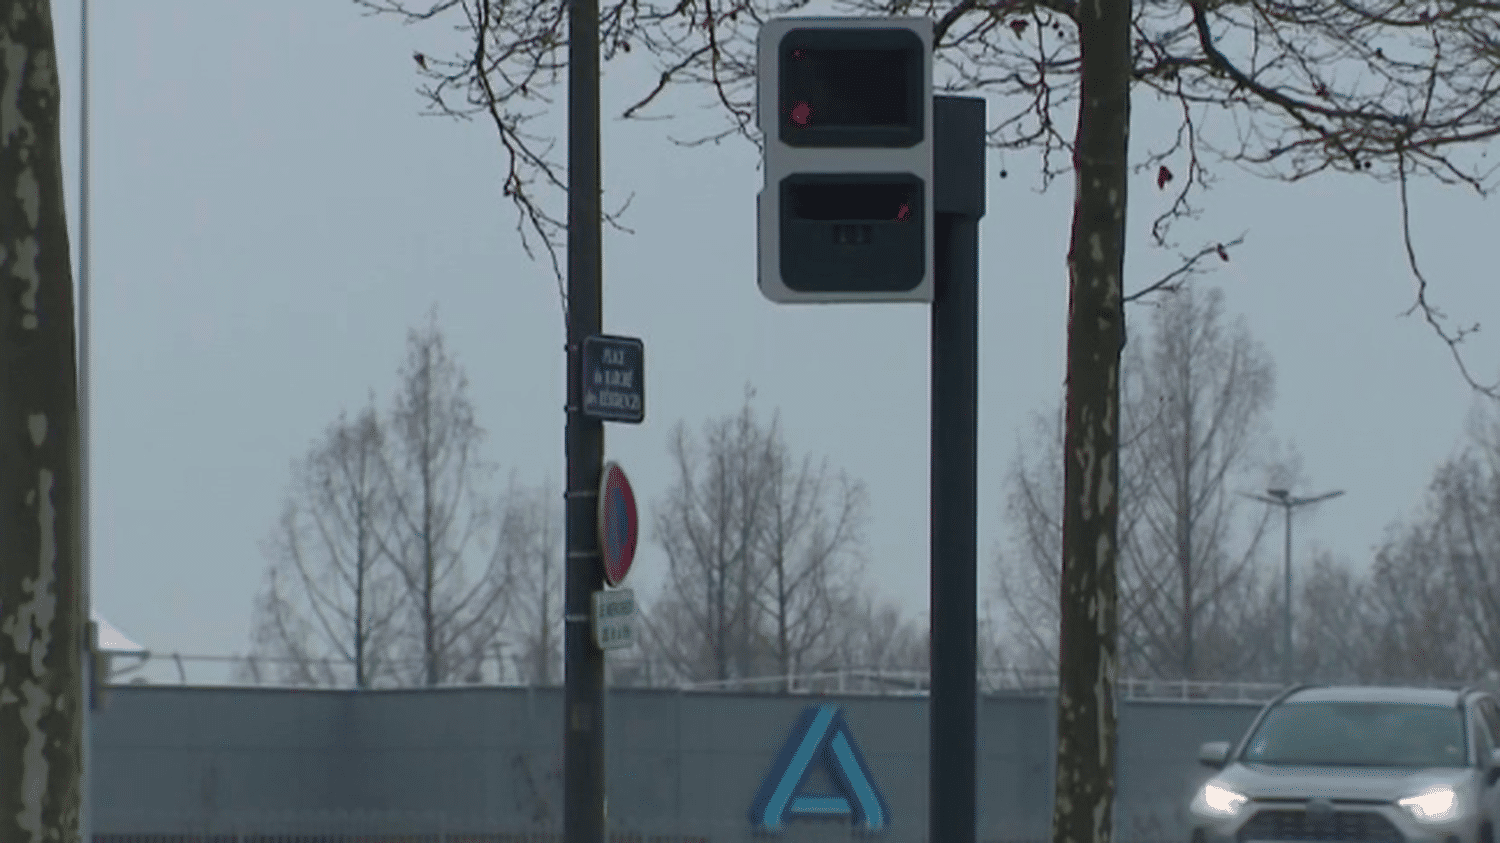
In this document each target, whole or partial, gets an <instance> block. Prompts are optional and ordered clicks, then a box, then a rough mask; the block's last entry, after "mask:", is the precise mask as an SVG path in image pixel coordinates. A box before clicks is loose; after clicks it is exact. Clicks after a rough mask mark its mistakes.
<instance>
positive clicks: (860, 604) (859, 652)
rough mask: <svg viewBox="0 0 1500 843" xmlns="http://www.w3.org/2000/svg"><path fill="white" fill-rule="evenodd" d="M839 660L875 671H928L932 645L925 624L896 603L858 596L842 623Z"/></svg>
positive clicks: (845, 665) (842, 664)
mask: <svg viewBox="0 0 1500 843" xmlns="http://www.w3.org/2000/svg"><path fill="white" fill-rule="evenodd" d="M838 631H839V633H840V635H839V637H838V664H839V665H840V666H841V667H851V668H863V669H869V670H876V671H887V670H888V671H892V672H902V671H924V672H925V671H926V670H927V669H928V665H929V656H930V654H931V646H930V641H929V635H928V631H927V628H926V624H922V623H918V622H917V621H914V620H913V619H911V618H908V617H907V616H906V615H905V613H903V612H902V611H901V608H900V607H899V606H897V605H896V604H894V603H891V602H887V601H879V600H876V599H875V598H874V597H873V596H871V595H869V594H864V595H861V596H859V597H858V598H857V599H856V600H855V601H854V602H853V605H852V606H851V607H850V611H849V612H848V613H847V615H846V616H845V617H844V619H843V620H842V622H841V623H840V625H839V630H838Z"/></svg>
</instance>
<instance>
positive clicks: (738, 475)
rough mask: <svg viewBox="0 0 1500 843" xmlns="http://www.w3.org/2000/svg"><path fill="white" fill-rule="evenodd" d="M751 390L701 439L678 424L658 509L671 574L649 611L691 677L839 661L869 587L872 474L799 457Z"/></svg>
mask: <svg viewBox="0 0 1500 843" xmlns="http://www.w3.org/2000/svg"><path fill="white" fill-rule="evenodd" d="M751 395H752V393H748V392H747V394H746V397H745V403H744V404H743V405H742V407H741V408H740V410H739V412H737V413H735V414H733V415H730V416H725V417H723V418H719V419H714V420H711V421H709V422H708V423H706V424H705V425H704V426H703V430H702V435H701V438H699V437H694V436H692V435H691V434H690V433H689V432H688V430H687V428H686V427H685V426H683V425H678V427H677V429H676V431H675V432H674V434H673V438H672V442H671V446H670V447H671V453H672V460H673V463H674V465H675V467H676V469H677V481H676V483H675V484H674V485H673V486H672V488H671V489H670V490H669V491H668V492H667V495H666V497H665V498H664V499H663V500H662V501H661V502H660V504H659V505H658V506H657V507H656V510H655V525H656V536H657V540H658V541H660V542H661V544H662V547H663V548H664V549H665V550H666V552H667V561H668V565H669V566H670V577H669V580H668V583H667V585H666V589H665V591H664V592H663V594H662V595H661V597H660V598H659V599H658V600H657V601H656V602H655V603H654V604H653V606H652V609H651V613H650V616H649V617H650V623H651V630H652V636H651V641H652V644H653V646H654V647H655V648H657V649H658V651H659V652H661V653H662V654H663V655H665V656H666V657H667V658H668V659H669V660H670V661H671V662H672V664H673V665H674V667H675V669H676V671H677V672H678V673H679V674H680V677H681V678H683V679H688V680H727V679H734V678H745V677H749V676H753V675H757V674H769V673H771V672H773V671H774V672H775V673H777V674H779V675H781V676H783V677H786V679H785V680H784V682H786V683H790V682H791V681H792V680H791V676H792V675H793V674H795V673H800V672H803V671H807V670H816V669H822V668H827V667H831V666H833V665H834V664H835V663H836V662H837V661H838V660H839V657H840V652H839V646H838V643H837V642H838V640H839V639H840V638H841V637H842V636H843V635H844V633H845V629H844V628H843V627H844V626H845V625H846V624H847V623H848V622H849V621H850V620H851V619H852V618H853V617H854V616H855V615H857V614H858V607H859V605H860V601H861V599H862V596H863V595H862V591H861V589H860V587H859V585H858V572H859V570H860V566H861V557H860V555H859V553H860V546H861V542H862V529H863V525H864V514H865V507H866V496H865V490H864V486H863V484H861V483H860V482H858V481H857V480H854V479H852V478H850V477H849V476H848V475H847V474H844V473H843V472H839V471H834V470H833V469H832V468H831V467H830V466H829V465H828V463H827V461H826V460H815V459H814V458H812V457H810V456H802V457H800V458H799V457H796V456H794V455H793V454H792V452H791V449H790V448H789V447H788V446H787V444H786V441H785V439H784V438H783V436H782V433H781V425H780V422H779V420H778V419H776V418H774V417H773V418H772V420H771V421H770V422H769V423H762V422H761V421H760V419H758V418H757V417H756V415H755V412H754V409H753V407H752V406H751Z"/></svg>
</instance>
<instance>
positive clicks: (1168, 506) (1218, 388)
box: [1120, 285, 1273, 679]
mask: <svg viewBox="0 0 1500 843" xmlns="http://www.w3.org/2000/svg"><path fill="white" fill-rule="evenodd" d="M1156 304H1157V307H1156V308H1155V310H1154V312H1153V319H1152V326H1153V330H1152V332H1151V334H1150V338H1149V340H1148V343H1147V345H1146V346H1145V347H1141V346H1140V345H1133V346H1132V351H1131V353H1129V354H1127V357H1126V361H1125V387H1124V393H1125V399H1124V402H1123V412H1124V414H1125V417H1124V420H1123V424H1124V429H1125V434H1124V436H1125V441H1124V443H1123V444H1122V447H1121V449H1120V459H1121V461H1122V464H1123V465H1122V469H1121V475H1122V476H1121V482H1122V500H1121V514H1122V517H1121V526H1120V532H1121V541H1120V552H1121V556H1122V563H1123V566H1124V573H1123V576H1124V579H1125V583H1126V585H1125V588H1124V590H1123V592H1122V601H1123V603H1124V608H1123V611H1124V613H1125V617H1124V618H1122V625H1123V626H1128V627H1131V628H1132V629H1133V634H1132V635H1131V638H1132V642H1131V643H1132V645H1133V646H1132V652H1131V653H1130V656H1131V658H1132V661H1133V662H1134V663H1135V667H1136V668H1137V669H1143V670H1144V671H1146V672H1147V673H1148V674H1149V675H1152V676H1158V677H1163V678H1182V679H1198V678H1202V677H1203V676H1204V674H1203V673H1202V670H1203V668H1204V667H1205V666H1208V665H1214V666H1217V675H1216V676H1214V677H1212V678H1227V677H1229V676H1234V675H1237V674H1239V673H1242V671H1243V669H1244V665H1243V664H1241V663H1239V662H1242V659H1240V658H1237V656H1238V655H1239V654H1240V653H1242V652H1243V651H1244V649H1245V648H1243V647H1242V646H1240V645H1238V644H1237V643H1235V642H1232V641H1230V642H1225V643H1227V644H1228V645H1229V649H1228V650H1220V651H1217V652H1212V651H1210V652H1204V651H1202V650H1203V648H1202V644H1203V643H1204V642H1203V641H1201V640H1200V638H1199V636H1198V635H1196V634H1195V633H1196V632H1197V628H1198V627H1200V626H1202V625H1203V621H1204V620H1205V617H1204V615H1205V614H1208V615H1211V616H1212V617H1211V618H1209V619H1210V620H1213V621H1217V622H1218V623H1219V624H1221V625H1229V624H1232V623H1233V621H1231V620H1229V619H1228V618H1225V617H1224V615H1226V614H1228V613H1231V612H1234V611H1236V610H1239V609H1248V608H1249V606H1248V605H1247V604H1246V603H1244V602H1243V600H1242V598H1243V596H1244V594H1243V592H1242V590H1241V589H1240V588H1239V586H1240V585H1241V583H1243V582H1244V581H1245V580H1247V579H1249V578H1250V577H1252V576H1253V574H1252V572H1251V565H1252V562H1253V559H1254V552H1255V549H1256V546H1257V544H1258V539H1259V538H1260V535H1261V531H1262V529H1263V528H1264V526H1265V523H1266V519H1265V517H1264V515H1263V513H1262V510H1263V508H1261V507H1257V508H1256V509H1257V514H1259V515H1261V516H1262V517H1260V518H1258V519H1256V520H1255V521H1253V522H1251V523H1250V524H1249V525H1246V524H1245V521H1244V519H1243V518H1237V517H1236V516H1237V514H1238V512H1239V510H1240V509H1241V507H1240V503H1241V501H1240V498H1239V497H1238V496H1237V495H1235V494H1234V492H1233V489H1232V484H1233V482H1234V481H1235V480H1239V479H1245V478H1246V477H1247V474H1249V473H1250V472H1252V471H1254V470H1255V469H1256V468H1258V466H1257V465H1256V464H1255V462H1254V456H1255V453H1254V449H1255V448H1256V447H1257V445H1258V444H1260V439H1261V437H1262V435H1263V433H1264V431H1265V416H1266V413H1267V412H1268V411H1269V410H1270V405H1271V397H1272V384H1273V376H1272V366H1271V361H1270V358H1269V355H1267V353H1266V352H1265V350H1264V348H1263V347H1262V346H1261V345H1260V344H1259V343H1258V342H1256V341H1255V340H1254V339H1253V338H1252V337H1251V336H1250V332H1249V329H1248V328H1246V327H1245V324H1244V322H1243V320H1234V321H1232V322H1230V321H1229V320H1227V319H1226V318H1225V317H1224V313H1223V310H1224V297H1223V293H1222V292H1221V291H1220V290H1218V289H1216V288H1210V289H1208V290H1205V291H1199V290H1198V289H1197V288H1196V286H1195V285H1186V286H1184V287H1182V288H1181V289H1179V290H1177V291H1176V292H1175V293H1173V294H1171V295H1168V296H1165V297H1163V298H1161V299H1160V300H1158V301H1157V302H1156ZM1237 528H1238V529H1237ZM1237 532H1238V533H1240V534H1239V535H1237V534H1236V533H1237Z"/></svg>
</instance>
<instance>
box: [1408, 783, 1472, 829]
mask: <svg viewBox="0 0 1500 843" xmlns="http://www.w3.org/2000/svg"><path fill="white" fill-rule="evenodd" d="M1396 804H1397V805H1400V806H1401V807H1403V808H1405V809H1406V810H1407V813H1409V814H1411V815H1412V817H1413V818H1415V819H1418V820H1421V821H1422V822H1430V823H1433V822H1446V821H1447V820H1451V819H1453V818H1454V817H1456V816H1458V794H1457V793H1456V792H1454V790H1453V788H1451V787H1446V786H1445V787H1430V788H1428V789H1426V790H1424V791H1422V792H1421V793H1418V794H1417V795H1416V796H1408V797H1406V798H1405V799H1397V800H1396Z"/></svg>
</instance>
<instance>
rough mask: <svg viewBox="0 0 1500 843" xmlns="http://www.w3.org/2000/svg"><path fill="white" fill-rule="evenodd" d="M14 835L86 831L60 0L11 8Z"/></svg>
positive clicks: (7, 466)
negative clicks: (55, 21)
mask: <svg viewBox="0 0 1500 843" xmlns="http://www.w3.org/2000/svg"><path fill="white" fill-rule="evenodd" d="M0 37H3V39H4V41H5V43H6V45H7V47H6V55H7V60H6V61H5V62H4V63H3V64H0V89H3V90H6V91H11V92H14V96H13V97H12V98H10V99H8V102H7V109H6V111H7V116H6V122H7V124H8V126H9V128H7V129H6V130H5V131H4V132H0V279H3V280H0V287H3V288H4V290H3V293H0V427H3V429H4V432H3V433H0V629H3V630H5V634H3V635H0V840H4V841H7V843H9V841H18V843H39V842H40V841H42V840H49V841H52V840H55V841H67V843H72V841H76V840H77V839H78V833H79V813H80V809H81V804H82V794H81V790H82V789H81V782H82V768H83V759H82V755H83V749H82V743H83V715H84V711H83V707H84V704H85V700H84V694H83V690H84V685H83V677H82V658H81V656H82V652H83V641H82V639H83V636H84V630H85V622H86V621H87V618H86V617H84V616H83V614H82V611H83V605H84V601H83V597H82V585H83V584H82V573H83V572H82V563H81V559H82V546H81V540H80V536H81V531H80V506H81V502H82V497H83V494H82V488H81V470H80V455H79V442H80V436H79V408H78V368H77V363H78V359H77V355H76V348H75V345H74V343H75V341H76V335H75V328H74V321H73V320H74V309H73V276H72V267H71V258H70V255H69V247H68V223H67V217H66V214H65V209H64V198H63V183H62V145H61V142H60V140H59V123H60V122H61V107H60V100H61V90H60V89H59V85H58V76H57V49H56V39H55V37H54V33H53V29H52V15H51V8H50V4H49V3H48V2H47V1H46V0H11V2H8V3H6V4H5V11H4V14H3V15H0Z"/></svg>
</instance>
